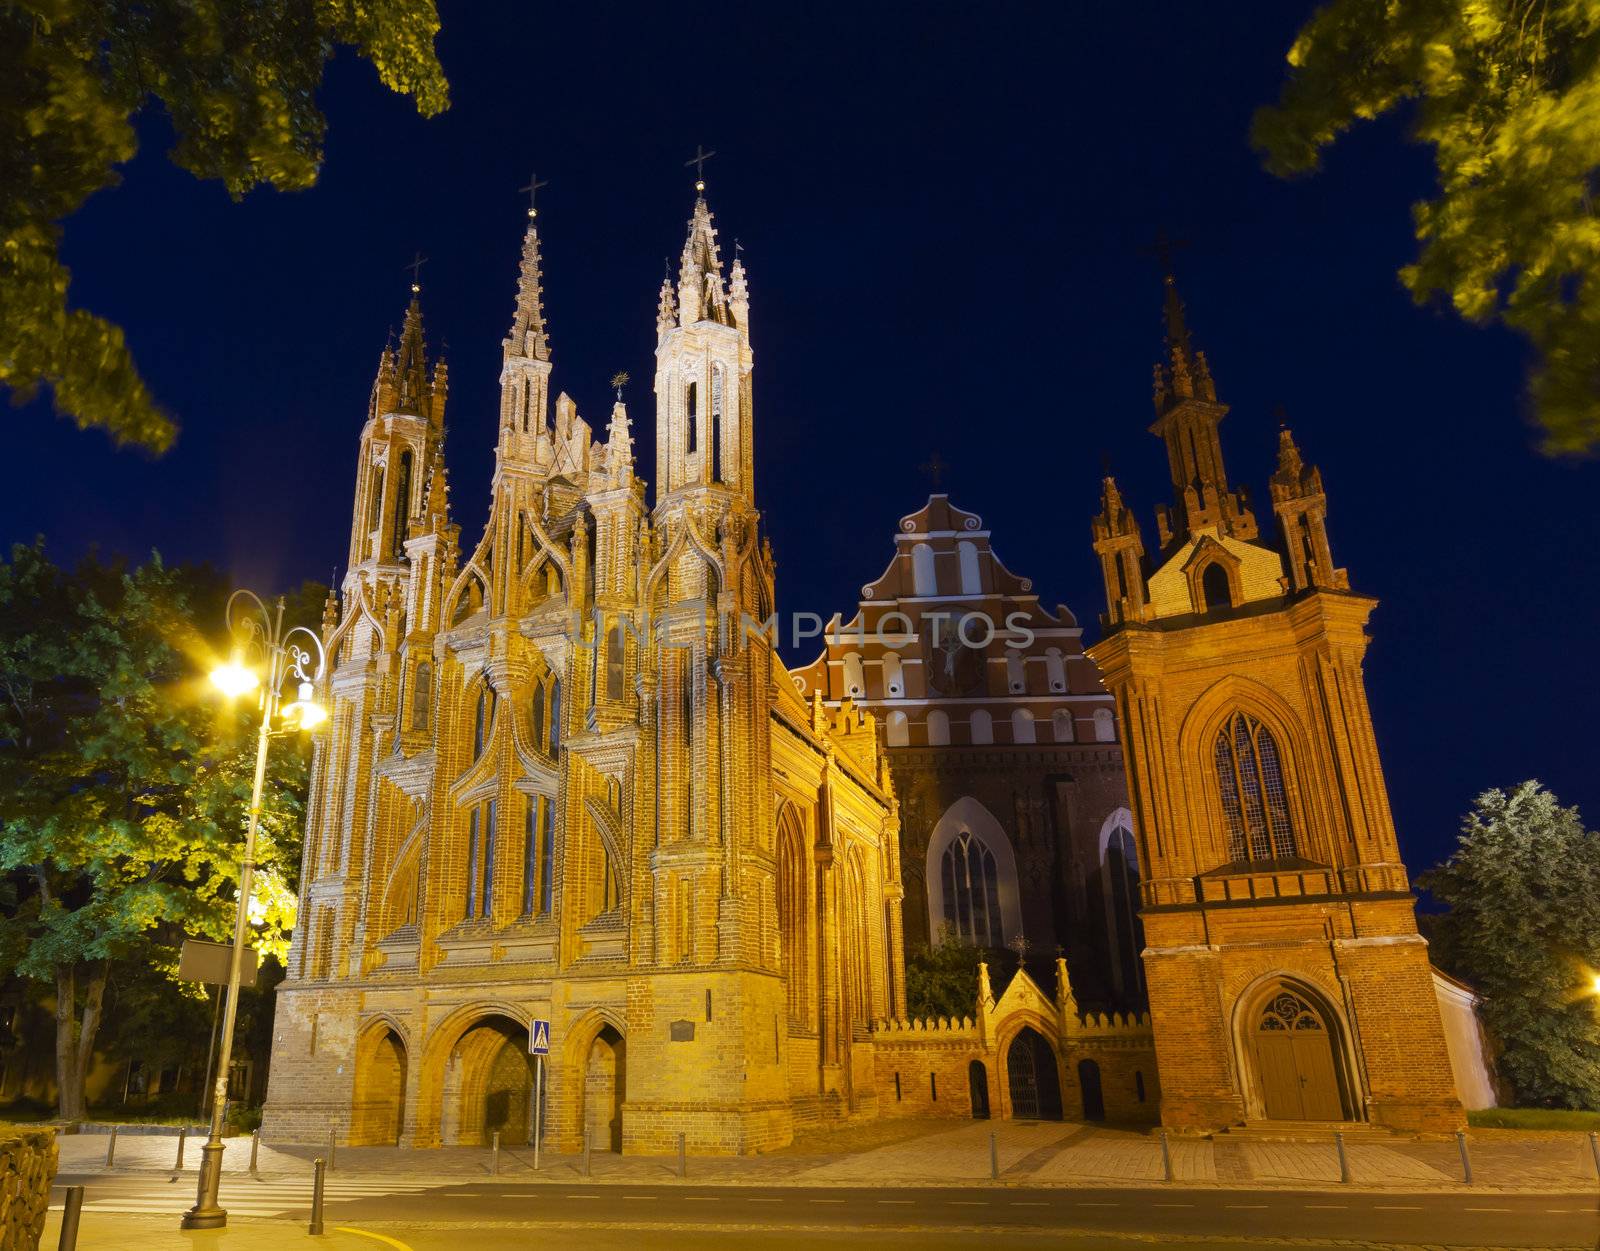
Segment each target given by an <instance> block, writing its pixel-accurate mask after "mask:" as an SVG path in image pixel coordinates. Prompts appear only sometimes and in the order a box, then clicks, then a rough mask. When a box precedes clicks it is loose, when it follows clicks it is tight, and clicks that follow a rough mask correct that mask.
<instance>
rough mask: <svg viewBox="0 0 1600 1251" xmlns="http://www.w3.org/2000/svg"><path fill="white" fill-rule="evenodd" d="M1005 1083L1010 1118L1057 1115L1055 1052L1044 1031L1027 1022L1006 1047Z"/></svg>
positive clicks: (1048, 1118) (1058, 1085)
mask: <svg viewBox="0 0 1600 1251" xmlns="http://www.w3.org/2000/svg"><path fill="white" fill-rule="evenodd" d="M1006 1085H1007V1088H1008V1089H1009V1091H1010V1093H1011V1115H1012V1117H1013V1118H1014V1119H1016V1120H1019V1121H1059V1120H1060V1119H1061V1075H1060V1073H1059V1072H1057V1070H1056V1053H1055V1052H1054V1051H1053V1050H1051V1047H1050V1044H1049V1043H1048V1042H1046V1041H1045V1037H1044V1035H1043V1034H1041V1033H1039V1031H1038V1030H1036V1029H1033V1028H1032V1027H1030V1026H1024V1027H1023V1028H1022V1031H1021V1032H1020V1033H1019V1034H1018V1035H1017V1036H1016V1037H1015V1038H1013V1039H1012V1040H1011V1046H1009V1047H1008V1048H1006Z"/></svg>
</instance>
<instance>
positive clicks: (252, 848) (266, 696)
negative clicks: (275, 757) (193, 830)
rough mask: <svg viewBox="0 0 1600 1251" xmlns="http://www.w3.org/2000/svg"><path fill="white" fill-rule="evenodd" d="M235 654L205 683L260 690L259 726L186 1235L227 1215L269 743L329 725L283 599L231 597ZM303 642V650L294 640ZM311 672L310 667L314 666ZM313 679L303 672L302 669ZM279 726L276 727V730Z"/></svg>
mask: <svg viewBox="0 0 1600 1251" xmlns="http://www.w3.org/2000/svg"><path fill="white" fill-rule="evenodd" d="M225 616H226V619H227V623H228V633H229V635H231V636H232V639H233V652H232V655H231V656H230V657H229V659H228V661H227V663H225V664H221V665H218V666H217V667H216V668H215V669H214V670H212V672H211V682H212V685H214V686H215V687H216V688H217V689H218V690H219V691H221V692H222V693H223V694H224V695H227V696H229V697H230V698H233V697H236V696H240V695H247V694H249V693H250V692H251V691H254V690H256V689H257V688H260V691H261V695H260V700H261V727H260V732H259V734H258V736H257V740H256V777H255V783H254V785H253V786H252V787H251V790H250V822H249V825H248V826H247V827H246V830H245V836H244V857H243V858H242V859H241V860H240V862H239V897H238V899H237V900H236V901H235V903H234V916H233V951H232V952H231V953H230V958H229V962H228V998H227V1004H226V1007H225V1008H224V1009H223V1015H222V1054H221V1056H220V1057H219V1058H218V1062H217V1079H216V1085H215V1086H214V1087H213V1089H212V1094H211V1135H210V1137H209V1138H207V1139H206V1145H205V1146H204V1147H202V1148H201V1149H200V1182H199V1193H198V1195H197V1197H196V1198H195V1202H194V1206H193V1207H192V1208H190V1209H189V1210H188V1211H187V1212H185V1213H184V1214H183V1228H185V1229H219V1228H221V1227H222V1226H224V1225H226V1224H227V1223H228V1213H227V1209H225V1208H224V1207H222V1205H221V1204H219V1203H218V1202H217V1191H218V1188H219V1187H220V1186H221V1184H222V1150H223V1147H222V1114H223V1110H224V1108H225V1106H226V1104H227V1093H228V1069H229V1067H230V1064H231V1062H232V1059H233V1026H234V1021H235V1019H236V1018H237V1016H238V1013H239V980H240V976H239V975H240V960H241V957H242V956H243V953H244V940H245V935H246V933H247V932H248V930H249V926H250V879H251V877H252V875H253V874H254V872H255V867H256V866H255V857H256V827H257V825H258V824H259V823H260V820H261V787H262V784H263V783H264V782H265V781H266V776H267V744H268V743H269V742H270V741H271V739H272V737H273V736H274V735H280V736H281V735H284V734H293V733H296V732H298V731H300V730H310V729H313V728H314V727H316V726H318V725H320V724H322V722H324V721H326V720H327V719H328V710H327V709H326V708H325V707H323V706H322V705H321V704H319V703H318V702H317V701H316V699H315V693H316V684H317V683H318V682H320V681H321V680H322V674H323V670H324V669H326V668H327V656H326V654H325V653H324V652H323V650H322V640H321V639H319V638H318V637H317V636H316V635H315V634H313V633H312V632H311V631H310V630H308V629H306V628H305V627H304V626H295V627H294V628H292V629H290V630H288V631H285V630H284V628H283V599H282V597H281V596H280V597H279V599H278V602H277V603H276V604H275V605H274V606H273V607H272V608H271V609H269V608H268V607H267V606H266V604H264V603H262V602H261V599H260V598H259V597H258V596H256V595H254V594H253V593H251V592H250V591H243V590H240V591H235V592H234V593H233V595H232V596H231V597H229V599H228V608H227V612H226V614H225ZM299 635H304V636H305V638H306V640H309V644H310V645H309V647H308V646H307V645H306V643H305V642H303V641H301V640H300V639H299V638H298V637H297V636H299ZM313 661H315V665H314V666H312V662H313ZM308 667H311V672H310V673H307V668H308ZM290 678H293V679H294V681H295V699H294V701H293V702H291V703H289V704H287V705H284V706H282V707H280V706H279V704H280V701H281V699H282V696H283V688H284V687H285V686H286V685H287V684H288V682H289V679H290ZM275 722H276V723H277V725H276V728H274V723H275Z"/></svg>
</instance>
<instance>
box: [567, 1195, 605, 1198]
mask: <svg viewBox="0 0 1600 1251" xmlns="http://www.w3.org/2000/svg"><path fill="white" fill-rule="evenodd" d="M565 1197H566V1198H568V1199H598V1198H600V1196H599V1195H590V1194H569V1195H567V1196H565Z"/></svg>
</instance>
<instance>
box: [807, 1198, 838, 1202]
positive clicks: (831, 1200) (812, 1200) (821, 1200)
mask: <svg viewBox="0 0 1600 1251" xmlns="http://www.w3.org/2000/svg"><path fill="white" fill-rule="evenodd" d="M806 1202H807V1203H843V1202H844V1200H843V1199H807V1200H806Z"/></svg>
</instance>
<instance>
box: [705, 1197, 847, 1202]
mask: <svg viewBox="0 0 1600 1251" xmlns="http://www.w3.org/2000/svg"><path fill="white" fill-rule="evenodd" d="M683 1201H684V1202H685V1203H721V1202H722V1196H721V1195H684V1196H683ZM840 1202H843V1200H840Z"/></svg>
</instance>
